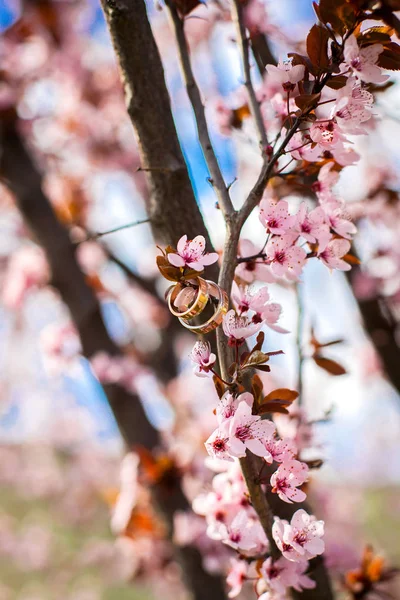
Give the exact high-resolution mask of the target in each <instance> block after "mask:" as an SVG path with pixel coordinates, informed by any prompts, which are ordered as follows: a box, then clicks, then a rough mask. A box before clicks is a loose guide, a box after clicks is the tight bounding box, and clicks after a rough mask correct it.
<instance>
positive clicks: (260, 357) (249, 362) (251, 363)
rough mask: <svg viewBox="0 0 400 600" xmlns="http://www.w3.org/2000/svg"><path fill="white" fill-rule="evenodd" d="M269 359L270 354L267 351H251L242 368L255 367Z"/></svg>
mask: <svg viewBox="0 0 400 600" xmlns="http://www.w3.org/2000/svg"><path fill="white" fill-rule="evenodd" d="M268 361H269V356H268V354H266V353H265V352H261V350H256V351H255V352H251V353H250V354H249V356H247V358H246V359H245V361H244V362H242V368H243V369H248V368H249V367H255V366H257V365H262V364H263V363H266V362H268Z"/></svg>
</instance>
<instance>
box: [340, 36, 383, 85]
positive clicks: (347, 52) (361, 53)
mask: <svg viewBox="0 0 400 600" xmlns="http://www.w3.org/2000/svg"><path fill="white" fill-rule="evenodd" d="M382 52H383V46H382V44H371V45H370V46H366V47H363V48H360V47H359V45H358V43H357V38H356V36H355V35H354V34H352V35H351V36H350V37H349V38H347V40H346V43H345V45H344V63H345V64H346V65H347V66H348V67H349V68H350V69H351V70H352V72H353V75H354V76H355V77H356V78H357V79H360V80H361V81H364V82H365V83H384V82H385V81H386V80H387V79H388V76H387V75H382V73H381V68H380V67H379V66H378V65H377V62H378V58H379V55H380V54H381V53H382Z"/></svg>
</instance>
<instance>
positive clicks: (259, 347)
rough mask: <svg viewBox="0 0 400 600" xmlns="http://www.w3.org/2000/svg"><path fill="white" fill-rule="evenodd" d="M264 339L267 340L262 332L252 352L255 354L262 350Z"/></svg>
mask: <svg viewBox="0 0 400 600" xmlns="http://www.w3.org/2000/svg"><path fill="white" fill-rule="evenodd" d="M264 338H265V333H264V332H263V331H260V333H259V334H258V335H257V338H256V341H257V343H256V345H255V346H254V348H253V350H252V352H255V351H256V350H261V349H262V346H263V343H264Z"/></svg>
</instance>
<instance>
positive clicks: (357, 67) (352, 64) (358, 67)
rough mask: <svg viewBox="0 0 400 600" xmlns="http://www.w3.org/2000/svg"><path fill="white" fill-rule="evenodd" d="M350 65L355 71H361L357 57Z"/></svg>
mask: <svg viewBox="0 0 400 600" xmlns="http://www.w3.org/2000/svg"><path fill="white" fill-rule="evenodd" d="M350 65H351V67H352V68H353V69H355V70H356V71H361V68H362V65H361V60H360V57H359V56H357V58H353V60H352V61H351V63H350Z"/></svg>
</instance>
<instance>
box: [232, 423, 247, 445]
mask: <svg viewBox="0 0 400 600" xmlns="http://www.w3.org/2000/svg"><path fill="white" fill-rule="evenodd" d="M235 437H237V438H238V439H239V440H240V441H241V442H244V441H245V440H248V439H249V438H250V437H251V436H250V427H249V426H248V425H241V426H240V427H238V428H237V429H236V432H235Z"/></svg>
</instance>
